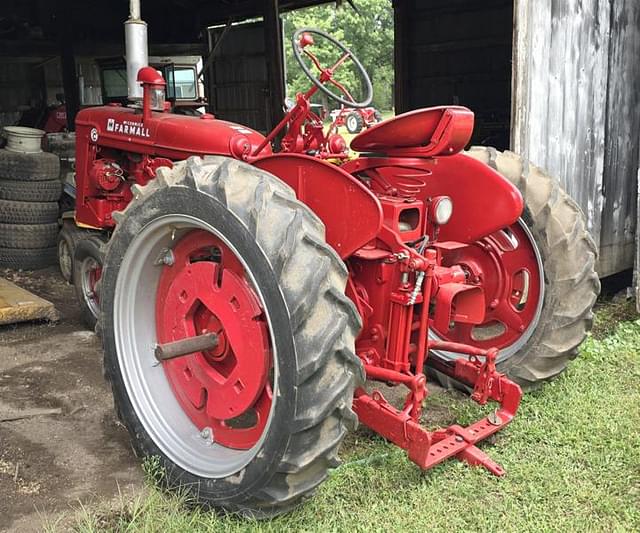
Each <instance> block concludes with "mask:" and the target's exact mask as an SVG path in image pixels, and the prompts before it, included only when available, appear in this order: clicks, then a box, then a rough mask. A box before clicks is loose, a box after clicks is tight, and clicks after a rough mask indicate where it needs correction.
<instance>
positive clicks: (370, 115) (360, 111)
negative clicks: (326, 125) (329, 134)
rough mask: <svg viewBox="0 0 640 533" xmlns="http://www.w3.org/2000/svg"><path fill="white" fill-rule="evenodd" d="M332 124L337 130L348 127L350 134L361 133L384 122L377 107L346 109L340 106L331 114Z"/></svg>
mask: <svg viewBox="0 0 640 533" xmlns="http://www.w3.org/2000/svg"><path fill="white" fill-rule="evenodd" d="M330 116H331V123H332V125H333V126H335V127H336V128H339V127H342V126H344V127H346V128H347V131H348V132H349V133H360V132H361V131H362V129H363V128H370V127H371V126H375V125H376V124H377V123H378V122H382V115H381V114H380V111H378V110H377V109H376V108H375V107H363V108H355V107H345V106H340V108H339V109H334V110H333V111H331V113H330Z"/></svg>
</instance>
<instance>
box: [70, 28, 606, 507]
mask: <svg viewBox="0 0 640 533" xmlns="http://www.w3.org/2000/svg"><path fill="white" fill-rule="evenodd" d="M314 37H315V38H318V37H322V38H327V39H329V40H330V41H331V42H332V43H333V44H334V45H335V46H336V47H337V49H338V51H339V55H338V56H337V59H336V61H335V63H334V64H333V65H332V66H331V67H325V66H323V65H321V64H320V62H319V61H318V59H317V58H316V56H315V55H314V54H313V52H312V50H313V44H314ZM293 47H294V52H295V57H296V59H297V60H298V62H299V63H300V66H301V68H302V69H303V70H304V71H305V73H306V74H307V76H308V77H309V78H310V80H311V81H312V82H313V85H312V87H311V89H309V90H308V91H307V92H306V93H304V94H298V95H297V97H296V103H295V105H294V106H293V107H292V108H291V109H290V110H289V112H288V113H287V115H286V117H285V118H284V120H283V121H282V122H281V123H280V124H279V125H278V126H277V127H276V128H275V129H274V131H273V132H271V133H270V134H269V135H268V136H267V137H264V136H263V135H261V134H259V133H257V132H255V131H253V130H251V129H249V128H247V127H245V126H242V125H238V124H232V123H229V122H225V121H222V120H217V119H215V118H214V117H213V116H212V115H208V114H205V115H202V116H200V117H187V116H177V115H173V114H170V113H168V112H165V106H164V103H163V97H164V80H163V79H162V77H161V76H160V75H159V74H158V73H157V72H156V71H155V70H153V69H151V68H149V67H147V68H143V69H141V70H140V72H139V74H138V80H139V81H140V82H141V83H142V85H143V87H144V97H143V101H142V105H141V106H139V107H122V106H105V107H98V108H92V109H85V110H82V111H81V112H80V113H79V114H78V116H77V119H76V124H77V154H76V165H77V178H76V180H77V203H76V213H75V220H76V223H77V226H78V227H82V228H85V229H84V230H83V233H82V236H81V238H79V242H78V244H77V248H76V272H75V283H76V285H77V286H79V287H80V290H79V295H80V297H81V298H82V299H83V302H84V304H83V305H85V307H86V310H87V312H91V313H93V316H94V317H95V320H97V322H98V331H99V332H100V333H101V335H102V340H103V346H104V353H105V359H104V364H105V375H106V377H107V378H108V380H109V381H110V383H111V387H112V390H113V394H114V398H115V405H116V410H117V413H118V415H119V417H120V419H121V421H122V423H123V424H124V425H125V427H126V428H127V430H128V431H129V433H130V436H131V439H132V443H133V447H134V449H135V451H136V453H137V454H138V455H139V456H140V457H149V456H157V457H159V459H160V464H161V466H162V467H163V471H164V475H163V476H162V481H163V482H164V483H165V484H167V485H168V486H169V487H183V488H185V489H186V490H188V491H189V493H190V494H191V495H192V496H193V498H194V500H196V501H197V502H200V503H202V504H204V505H211V506H216V507H222V508H224V509H226V510H228V511H231V512H238V513H242V514H246V515H251V516H255V517H268V516H272V515H274V514H278V513H281V512H285V511H287V510H289V509H291V508H292V507H294V506H295V505H296V504H297V503H299V502H300V501H301V500H302V499H303V498H304V497H306V496H307V495H309V494H310V493H311V492H313V490H314V489H315V488H316V487H317V486H318V485H319V484H320V483H321V482H322V481H323V480H324V479H325V478H326V476H327V472H328V469H329V468H331V467H332V466H334V465H335V464H336V461H337V453H338V450H339V447H340V444H341V442H342V440H343V438H344V436H345V434H346V433H347V431H349V430H351V429H353V428H354V427H355V425H356V423H357V421H358V420H359V421H360V423H362V424H364V425H366V426H368V427H370V428H372V429H373V430H374V431H376V432H378V433H379V434H381V435H382V436H384V437H385V438H387V439H389V440H390V441H392V442H394V443H395V444H397V445H398V446H400V447H402V448H403V449H405V450H407V452H408V456H409V458H410V459H411V460H412V461H413V462H414V463H416V464H417V465H418V466H419V467H421V468H423V469H426V468H430V467H431V466H434V465H436V464H438V463H440V462H442V461H444V460H446V459H447V458H458V459H460V460H463V461H466V462H468V463H470V464H473V465H482V466H484V467H485V468H487V469H488V470H489V471H491V472H492V473H494V474H496V475H502V474H503V473H504V471H503V469H502V468H501V467H500V466H499V465H498V464H496V463H495V462H494V461H493V460H491V459H490V458H489V457H488V456H487V455H486V454H485V453H484V452H482V451H481V450H480V449H478V448H477V447H476V446H475V445H476V444H477V443H478V442H479V441H480V440H482V439H485V438H487V437H488V436H490V435H492V434H494V433H496V432H497V431H499V430H500V429H502V428H503V427H504V426H505V425H507V424H508V423H509V422H510V421H511V420H512V418H513V417H514V415H515V414H516V411H517V409H518V405H519V403H520V399H521V395H522V390H521V387H532V386H535V385H537V384H540V383H541V382H543V381H546V380H549V379H551V378H553V377H555V376H556V375H558V374H559V373H560V372H562V371H563V370H564V368H565V367H566V365H567V363H568V362H569V360H570V359H572V358H573V357H575V355H576V353H577V347H578V346H579V344H580V343H581V342H582V340H583V338H584V337H585V335H586V332H587V331H588V329H589V328H590V325H591V318H592V315H591V308H592V306H593V304H594V302H595V299H596V296H597V294H598V291H599V281H598V278H597V275H596V274H595V271H594V262H595V257H596V248H595V246H594V244H593V241H592V240H591V238H590V237H589V235H588V233H587V232H586V230H585V225H584V222H583V218H582V215H581V213H580V210H579V208H578V207H577V205H576V204H575V203H574V202H573V201H571V199H570V198H568V196H567V195H566V194H565V193H564V192H563V191H562V190H561V189H560V188H559V186H558V184H557V183H556V182H555V181H554V180H552V179H551V178H549V177H548V176H546V175H544V174H543V173H542V172H541V171H540V170H538V169H537V168H535V167H530V166H528V165H527V164H523V163H522V161H521V160H520V159H519V158H518V157H517V156H515V155H514V154H510V153H505V154H501V153H498V152H496V151H495V150H491V149H478V150H471V151H470V152H467V153H465V152H463V149H464V148H465V146H466V144H467V143H468V142H469V139H470V137H471V133H472V129H473V122H474V116H473V113H472V112H471V111H469V110H468V109H466V108H464V107H459V106H451V107H438V108H430V109H420V110H417V111H412V112H409V113H406V114H404V115H400V116H398V117H395V118H393V119H390V120H387V121H384V122H382V123H380V124H377V125H375V126H373V127H371V128H369V129H367V130H366V131H364V132H363V133H361V134H360V135H358V136H357V137H356V138H355V139H354V140H353V141H352V143H351V148H352V149H353V150H355V151H357V152H359V153H360V155H359V156H358V157H355V158H350V156H348V154H347V147H346V143H345V141H344V139H342V137H341V136H339V135H337V134H336V133H333V132H329V133H325V132H324V131H323V128H322V120H321V119H320V118H319V117H318V116H317V115H315V114H314V113H313V112H312V111H311V109H310V104H309V100H310V98H311V97H312V96H313V94H315V93H316V92H317V91H323V92H325V94H327V96H329V97H330V98H333V99H334V100H336V101H337V102H339V103H340V104H343V105H345V106H349V107H354V108H365V107H366V106H368V105H369V103H370V101H371V82H370V81H369V77H368V76H367V74H366V72H365V71H364V69H363V68H362V66H361V64H360V63H359V61H358V60H357V58H356V57H355V56H354V55H353V54H352V53H351V52H350V51H349V50H347V49H346V48H345V47H344V45H342V44H341V43H339V42H338V41H335V40H334V39H333V38H331V37H330V36H328V35H326V34H323V33H322V32H319V31H318V30H313V29H301V30H298V31H297V32H296V33H295V34H294V36H293ZM347 61H352V62H353V64H354V65H355V66H356V67H357V70H358V71H359V72H360V75H361V76H362V78H363V79H362V83H361V85H362V86H363V87H365V93H366V94H365V95H364V97H363V98H362V100H361V101H360V102H356V101H355V99H354V97H353V96H352V95H351V93H350V91H349V89H348V88H347V87H346V86H345V85H344V84H343V83H341V82H340V81H338V79H337V78H336V72H337V71H338V70H339V69H340V67H341V66H342V65H343V64H344V63H345V62H347ZM283 132H284V136H283V137H282V139H281V142H280V147H281V148H280V151H279V152H278V153H274V152H273V149H272V141H274V140H275V139H276V138H277V137H278V135H279V134H281V133H283ZM505 178H507V179H505ZM78 231H79V230H78ZM427 369H429V373H430V375H434V376H436V377H437V378H438V379H440V380H441V381H443V382H455V383H457V384H459V385H462V386H464V387H466V388H467V390H469V391H470V392H471V397H472V399H473V400H475V401H476V402H478V403H480V404H482V405H484V404H486V403H488V402H490V401H491V402H496V403H497V407H496V408H495V409H492V410H490V411H489V412H488V414H487V416H485V417H483V418H482V419H481V420H479V421H477V422H475V423H473V424H471V425H470V426H468V427H461V426H459V425H453V426H450V427H447V428H442V429H439V430H435V431H429V430H427V429H426V428H425V426H424V425H423V424H422V421H423V419H424V418H426V419H427V420H428V413H426V414H425V413H423V411H422V409H423V402H424V400H425V398H426V396H427V394H428V389H427V378H426V375H427ZM376 381H377V382H382V383H385V384H388V385H402V386H404V387H405V388H406V389H407V393H406V396H405V398H404V401H403V402H402V403H401V404H399V405H392V403H391V402H390V401H388V400H387V399H386V398H385V397H384V396H383V394H382V393H381V392H380V391H379V390H377V389H376V388H375V385H374V383H373V382H376Z"/></svg>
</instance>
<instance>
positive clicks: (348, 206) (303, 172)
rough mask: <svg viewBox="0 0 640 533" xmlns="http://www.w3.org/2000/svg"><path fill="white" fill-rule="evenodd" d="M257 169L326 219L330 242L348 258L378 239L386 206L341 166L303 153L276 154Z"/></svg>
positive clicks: (327, 237) (254, 163)
mask: <svg viewBox="0 0 640 533" xmlns="http://www.w3.org/2000/svg"><path fill="white" fill-rule="evenodd" d="M252 164H253V165H254V166H256V167H258V168H260V169H262V170H266V171H267V172H270V173H271V174H273V175H274V176H277V177H278V178H280V179H281V180H282V181H283V182H285V183H286V184H287V185H289V186H290V187H291V188H292V189H293V190H294V191H295V193H296V197H297V198H298V200H300V201H301V202H303V203H304V204H306V205H307V206H309V208H310V209H311V210H312V211H313V212H314V213H315V214H316V215H317V216H318V217H319V218H320V220H322V222H323V223H324V225H325V228H326V241H327V243H328V244H329V245H330V246H331V247H333V249H334V250H335V251H336V252H337V253H338V255H339V256H340V257H341V258H342V259H345V258H347V257H349V256H350V255H352V254H353V253H354V252H355V251H356V250H358V249H360V248H362V247H363V246H364V245H365V244H367V243H368V242H369V241H371V240H373V239H375V238H376V236H377V235H378V233H379V231H380V228H381V227H382V207H381V205H380V202H379V201H378V199H377V198H376V197H375V195H374V194H373V193H372V192H371V191H369V190H368V189H367V188H366V187H365V186H364V185H362V184H361V183H360V182H359V181H358V180H356V179H355V178H354V177H353V176H351V175H350V174H347V173H346V172H345V171H344V170H342V169H341V168H340V167H337V166H335V165H333V164H331V163H327V162H326V161H323V160H321V159H316V158H314V157H311V156H308V155H303V154H275V155H269V156H266V157H262V158H259V159H256V160H255V161H254V162H253V163H252Z"/></svg>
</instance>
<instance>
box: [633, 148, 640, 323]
mask: <svg viewBox="0 0 640 533" xmlns="http://www.w3.org/2000/svg"><path fill="white" fill-rule="evenodd" d="M639 140H640V139H639ZM638 157H639V158H640V150H638ZM637 181H638V190H637V196H636V198H637V203H636V215H637V218H636V262H635V268H634V270H633V280H634V283H635V287H636V311H638V313H640V166H638V173H637Z"/></svg>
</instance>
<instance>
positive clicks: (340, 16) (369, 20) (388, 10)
mask: <svg viewBox="0 0 640 533" xmlns="http://www.w3.org/2000/svg"><path fill="white" fill-rule="evenodd" d="M355 3H356V5H357V6H358V10H359V13H356V12H355V11H354V10H353V8H352V7H351V6H349V4H348V3H347V2H343V3H342V4H341V6H340V7H336V5H335V4H332V3H331V4H327V5H321V6H316V7H312V8H308V9H300V10H297V11H292V12H290V13H287V14H286V15H285V16H284V37H285V53H286V67H287V89H288V94H289V96H290V97H292V98H293V97H294V96H295V94H296V93H298V92H304V91H306V90H307V89H309V87H310V86H311V82H310V81H309V80H308V78H307V77H306V76H305V75H304V74H303V72H302V70H301V69H300V66H299V65H298V63H296V61H295V59H294V57H293V52H292V46H291V36H292V35H293V33H294V32H295V31H296V30H297V29H299V28H303V27H310V28H317V29H319V30H323V31H325V32H326V33H328V34H330V35H331V36H332V37H334V38H336V39H338V40H339V41H341V42H343V43H344V44H345V45H346V46H347V48H349V49H350V50H351V51H352V52H353V53H354V54H355V55H356V57H357V58H358V59H359V60H360V61H361V63H362V65H363V66H364V68H365V70H366V71H367V72H368V73H369V76H370V77H371V81H372V83H373V95H374V96H373V105H374V106H375V107H376V108H378V109H381V110H389V109H391V108H392V107H393V90H392V87H393V9H392V7H391V1H390V0H357V1H356V2H355ZM313 51H314V53H316V54H317V56H318V58H319V59H320V61H321V62H322V64H323V66H329V65H330V64H332V62H333V61H335V60H336V59H337V55H336V54H337V52H336V51H335V49H332V45H330V44H329V43H327V42H326V41H323V40H320V39H318V40H316V43H315V44H314V46H313ZM339 74H342V75H343V77H342V78H341V79H340V81H344V82H345V84H346V85H347V87H348V88H349V89H350V90H351V89H354V92H356V93H357V92H358V89H359V83H358V80H357V79H355V78H356V76H355V71H354V70H353V69H342V70H341V72H339ZM323 103H324V104H325V105H326V104H327V102H326V101H324V102H323ZM330 107H331V108H335V107H337V104H336V103H335V102H333V103H331V104H330Z"/></svg>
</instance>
